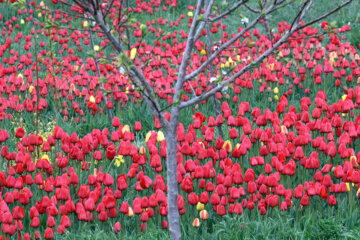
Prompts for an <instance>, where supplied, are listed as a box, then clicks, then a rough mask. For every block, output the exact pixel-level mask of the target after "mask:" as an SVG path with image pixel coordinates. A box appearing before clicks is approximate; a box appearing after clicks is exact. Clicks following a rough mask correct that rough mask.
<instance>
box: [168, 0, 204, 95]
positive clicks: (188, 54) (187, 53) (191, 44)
mask: <svg viewBox="0 0 360 240" xmlns="http://www.w3.org/2000/svg"><path fill="white" fill-rule="evenodd" d="M202 4H203V0H198V2H197V8H196V11H195V16H194V19H193V22H192V24H191V27H190V31H189V35H188V38H187V43H186V48H185V51H184V56H183V58H182V61H181V64H180V68H179V75H178V80H177V82H176V86H175V94H174V101H175V102H177V101H178V99H179V96H180V92H181V90H182V87H183V85H184V83H185V81H184V79H185V74H186V68H187V67H188V66H189V60H190V57H191V52H192V49H193V47H194V44H195V30H196V26H197V23H198V22H199V19H198V16H199V14H200V13H201V6H202Z"/></svg>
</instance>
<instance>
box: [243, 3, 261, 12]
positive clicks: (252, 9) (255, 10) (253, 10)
mask: <svg viewBox="0 0 360 240" xmlns="http://www.w3.org/2000/svg"><path fill="white" fill-rule="evenodd" d="M244 6H245V7H246V8H247V9H249V10H250V11H251V12H254V13H261V10H259V9H255V8H252V7H250V6H249V5H248V4H246V3H244Z"/></svg>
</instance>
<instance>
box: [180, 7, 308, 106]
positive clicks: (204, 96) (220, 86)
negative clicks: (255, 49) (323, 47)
mask: <svg viewBox="0 0 360 240" xmlns="http://www.w3.org/2000/svg"><path fill="white" fill-rule="evenodd" d="M312 3H313V0H311V1H310V2H308V4H307V5H306V6H304V7H303V8H302V9H301V10H300V11H301V14H300V17H299V18H298V20H297V21H296V24H295V25H294V27H293V28H291V29H290V30H289V31H288V32H287V33H286V34H284V35H283V36H282V37H281V38H280V40H279V41H278V42H276V43H275V44H274V45H273V46H272V47H271V48H269V49H268V50H267V51H265V52H264V53H263V54H261V55H260V56H259V57H258V58H257V59H256V60H254V61H252V62H251V63H250V64H248V65H246V66H244V67H243V68H242V69H241V70H240V71H239V72H237V73H235V74H234V75H232V76H231V77H230V78H229V79H228V80H226V81H223V82H221V83H219V84H218V86H216V87H215V88H212V89H211V90H210V91H208V92H206V93H204V94H202V95H200V96H198V97H196V98H192V99H191V100H189V101H187V102H181V103H180V104H179V109H183V108H186V107H189V106H191V105H194V104H196V103H199V102H201V101H203V100H205V99H207V98H209V97H211V96H212V95H214V94H215V93H216V92H218V91H221V90H222V89H223V88H224V87H225V86H226V85H227V84H229V83H232V82H234V81H235V79H236V78H238V77H240V76H241V75H242V74H243V73H245V71H247V70H248V69H250V68H251V67H252V66H253V65H256V64H258V63H259V62H260V61H262V60H263V59H264V58H265V57H267V56H269V55H270V54H272V53H273V52H274V50H275V49H277V48H278V47H279V46H280V45H281V44H283V43H284V42H285V41H286V40H287V39H288V38H289V37H290V36H291V35H292V34H293V33H294V32H295V31H297V30H298V27H299V22H300V21H302V19H303V17H304V16H305V14H306V13H307V12H308V11H309V9H310V7H311V5H312Z"/></svg>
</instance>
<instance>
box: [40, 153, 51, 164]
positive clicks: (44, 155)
mask: <svg viewBox="0 0 360 240" xmlns="http://www.w3.org/2000/svg"><path fill="white" fill-rule="evenodd" d="M41 159H46V160H47V161H48V162H50V159H49V156H48V155H47V154H43V155H42V156H41Z"/></svg>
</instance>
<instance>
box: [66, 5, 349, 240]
mask: <svg viewBox="0 0 360 240" xmlns="http://www.w3.org/2000/svg"><path fill="white" fill-rule="evenodd" d="M72 1H73V4H75V5H76V6H77V7H78V8H80V9H81V11H83V12H84V13H86V14H88V15H89V16H90V17H91V18H92V21H94V22H95V23H96V25H97V26H98V27H100V29H101V31H102V32H103V33H105V35H106V37H107V39H108V40H109V41H110V43H111V44H112V46H113V47H114V49H115V50H116V52H117V53H118V54H119V55H122V56H124V58H125V61H123V64H124V66H125V67H126V69H127V70H128V74H129V75H130V77H131V81H133V84H135V85H136V86H137V87H138V88H139V89H140V90H141V93H142V95H143V98H144V99H145V101H146V102H147V104H148V106H149V107H150V108H151V109H152V111H153V113H154V115H155V116H156V117H157V118H158V119H159V120H160V123H161V125H162V127H163V129H164V132H165V135H166V140H167V141H166V142H167V184H168V196H167V197H168V221H169V230H170V237H171V239H181V232H180V217H179V212H178V208H177V197H178V183H177V140H176V139H177V138H176V133H177V127H178V123H179V114H180V112H181V110H182V109H184V108H187V107H190V106H192V105H194V104H198V103H200V102H201V101H203V100H206V99H208V98H209V97H211V96H214V95H215V94H216V93H217V92H220V91H222V89H223V88H224V87H226V86H227V85H229V84H231V83H232V82H234V81H235V79H237V78H239V77H240V76H241V75H242V74H244V73H245V72H247V71H248V70H250V69H251V68H252V67H254V65H257V64H259V63H261V62H262V61H263V60H264V59H265V58H266V57H268V56H270V55H272V54H273V53H274V51H275V50H276V49H277V48H279V47H280V46H281V45H282V44H284V43H285V42H286V41H288V40H289V38H291V36H292V35H293V34H294V33H295V32H297V31H299V30H301V29H302V28H304V27H307V26H309V25H312V24H314V23H316V22H318V21H321V20H323V19H325V18H326V17H328V16H330V15H331V14H333V13H335V12H337V11H338V10H340V9H341V8H343V7H344V6H346V5H348V4H350V3H351V2H352V0H346V1H345V0H344V1H339V3H338V5H337V7H335V8H333V9H326V11H325V12H324V13H322V14H320V15H318V16H315V17H314V16H313V18H312V19H311V20H308V21H306V22H304V19H305V16H306V14H307V13H308V12H309V11H310V9H311V7H312V6H313V4H314V2H316V1H315V0H302V1H300V3H299V1H293V0H261V1H250V0H239V1H234V3H233V5H232V6H230V1H227V3H228V6H227V9H226V10H224V11H223V12H222V13H214V12H213V5H214V2H215V1H214V0H206V1H205V0H198V1H197V5H196V6H197V7H196V10H195V13H194V16H193V21H192V23H191V27H190V29H189V31H188V37H187V42H186V48H185V51H184V55H183V58H182V61H181V64H180V66H179V68H178V69H177V72H178V77H177V81H176V83H175V84H174V86H172V87H173V89H174V94H173V103H172V104H171V105H168V106H165V107H164V106H161V104H160V103H159V99H158V98H157V97H156V94H155V91H154V88H153V87H152V85H151V84H150V82H149V81H148V80H147V79H146V78H145V76H144V74H143V72H142V70H141V69H140V68H138V67H136V66H135V65H133V64H132V59H130V58H129V57H128V55H127V51H129V49H130V48H129V47H128V48H127V49H125V48H124V47H123V45H124V44H125V45H126V44H130V41H128V42H127V43H125V42H124V41H121V40H120V39H119V38H117V37H115V36H114V35H113V33H112V28H111V27H110V26H109V25H108V24H107V23H106V15H107V11H108V10H109V7H108V8H106V7H105V8H104V7H103V5H102V2H101V0H72ZM59 2H60V3H64V4H67V5H69V3H66V2H61V1H59ZM113 2H114V0H113V1H112V2H110V4H111V5H112V4H113ZM253 3H254V4H253ZM107 4H109V3H107ZM127 4H128V3H127ZM255 4H258V5H259V9H255V8H254V7H252V6H254V5H255ZM290 4H294V6H300V7H298V10H297V14H296V16H295V17H294V18H293V19H292V23H291V26H290V28H289V29H288V30H287V31H286V32H285V33H284V34H283V35H282V36H281V38H280V39H278V40H273V41H272V46H271V47H269V48H268V49H267V50H266V51H264V52H263V53H262V54H261V55H259V56H258V57H257V58H256V59H253V60H252V61H250V62H248V63H246V64H245V65H244V66H243V67H242V68H241V69H240V70H238V71H233V70H232V72H230V75H229V76H228V77H227V78H223V79H219V81H217V82H216V84H211V85H210V86H209V88H208V90H207V91H205V92H203V93H202V94H200V95H199V96H196V95H195V94H194V95H193V96H191V98H190V99H189V100H187V101H184V100H183V98H182V97H183V95H182V94H183V89H184V85H185V84H186V83H187V82H188V81H191V80H193V79H194V78H196V77H197V76H198V75H199V74H200V73H201V72H202V71H203V70H204V69H209V71H210V76H213V74H214V71H213V66H212V61H213V60H214V59H216V58H218V57H219V55H220V54H221V53H222V52H223V51H224V50H227V49H229V48H231V47H232V46H233V45H234V43H235V42H236V41H237V40H238V39H240V38H241V37H242V36H243V35H244V34H245V33H246V32H247V31H249V30H250V29H252V28H254V27H255V26H256V25H257V24H258V23H259V22H260V21H264V24H265V29H266V31H267V34H268V37H269V39H270V40H272V36H271V32H270V24H269V21H268V18H269V17H270V16H271V15H273V14H276V13H277V12H279V11H281V10H282V9H284V7H285V6H287V5H290ZM295 4H297V5H295ZM127 6H128V5H127ZM241 7H243V8H244V9H245V8H247V9H250V10H251V11H253V12H254V13H256V14H257V16H256V17H255V18H254V19H252V21H251V22H249V23H248V24H246V26H245V27H244V28H243V29H242V30H241V31H240V32H238V33H236V34H234V35H233V36H232V37H231V38H230V39H228V40H227V41H224V42H221V43H220V44H218V41H216V44H217V49H216V50H213V51H211V50H212V49H213V48H212V46H211V44H212V43H211V40H210V38H209V31H208V29H209V23H212V22H215V21H218V20H222V19H224V18H225V17H231V16H232V13H233V12H235V11H237V10H239V9H240V8H241ZM202 9H204V12H203V13H202ZM119 14H121V12H119ZM239 24H240V23H239ZM240 26H241V27H242V26H243V25H239V27H240ZM204 29H205V30H207V34H206V35H207V39H206V40H207V45H208V48H207V56H208V57H207V60H206V61H204V62H203V63H202V64H201V65H200V67H198V68H197V69H195V70H193V71H192V72H188V67H189V64H190V62H191V57H192V56H193V55H192V54H193V49H194V45H195V42H196V41H197V40H199V39H200V38H201V37H202V30H204ZM127 35H129V30H127ZM217 40H219V39H217ZM214 44H215V43H213V45H214ZM208 80H209V82H210V79H208ZM165 110H167V111H169V112H170V113H171V119H170V120H167V119H166V117H165V116H164V112H165Z"/></svg>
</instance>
